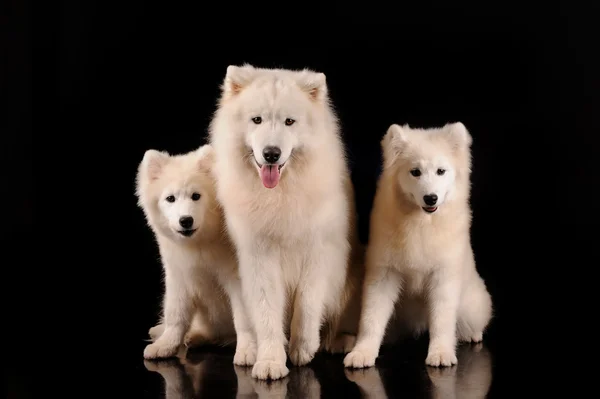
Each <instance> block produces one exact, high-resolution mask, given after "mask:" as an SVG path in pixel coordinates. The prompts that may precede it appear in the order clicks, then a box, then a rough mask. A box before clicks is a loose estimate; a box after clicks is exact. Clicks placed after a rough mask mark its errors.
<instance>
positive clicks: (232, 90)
mask: <svg viewBox="0 0 600 399" xmlns="http://www.w3.org/2000/svg"><path fill="white" fill-rule="evenodd" d="M255 75H256V68H254V67H253V66H252V65H250V64H244V65H243V66H241V67H239V66H235V65H229V66H228V67H227V73H226V74H225V81H224V82H223V86H222V87H221V89H222V91H223V97H224V98H225V99H227V98H231V97H234V96H236V95H238V94H239V93H240V92H241V91H242V90H243V89H244V87H246V86H248V85H249V84H250V83H252V80H254V77H255Z"/></svg>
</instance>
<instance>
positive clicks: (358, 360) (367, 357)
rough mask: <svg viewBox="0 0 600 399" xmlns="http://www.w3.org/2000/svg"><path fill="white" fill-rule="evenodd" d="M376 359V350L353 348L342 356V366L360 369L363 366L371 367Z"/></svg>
mask: <svg viewBox="0 0 600 399" xmlns="http://www.w3.org/2000/svg"><path fill="white" fill-rule="evenodd" d="M375 359H377V352H376V351H373V350H368V349H354V350H353V351H352V352H350V353H348V354H347V355H346V357H345V358H344V366H345V367H349V368H355V369H361V368H364V367H373V366H374V365H375Z"/></svg>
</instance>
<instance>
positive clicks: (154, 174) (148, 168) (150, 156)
mask: <svg viewBox="0 0 600 399" xmlns="http://www.w3.org/2000/svg"><path fill="white" fill-rule="evenodd" d="M169 157H170V155H169V153H167V152H164V151H157V150H147V151H146V152H145V153H144V158H143V159H142V162H141V163H140V167H139V174H143V175H144V176H145V177H146V178H147V179H148V180H149V181H153V180H156V179H158V177H159V176H160V173H161V171H162V168H163V166H164V165H165V164H166V163H167V161H168V160H169Z"/></svg>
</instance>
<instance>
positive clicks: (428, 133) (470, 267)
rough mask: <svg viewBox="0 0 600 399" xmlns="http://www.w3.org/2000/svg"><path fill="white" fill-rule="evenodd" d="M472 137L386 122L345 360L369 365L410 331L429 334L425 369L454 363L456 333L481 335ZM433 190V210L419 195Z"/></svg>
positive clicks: (459, 129)
mask: <svg viewBox="0 0 600 399" xmlns="http://www.w3.org/2000/svg"><path fill="white" fill-rule="evenodd" d="M471 142H472V139H471V135H470V134H469V132H468V131H467V129H466V128H465V126H464V125H463V124H462V123H460V122H457V123H453V124H447V125H445V126H443V127H441V128H432V129H411V128H410V127H408V126H402V127H401V126H398V125H392V126H391V127H390V128H389V130H388V132H387V134H386V135H385V136H384V138H383V140H382V149H383V158H384V170H383V173H382V175H381V177H380V179H379V182H378V186H377V192H376V195H375V199H374V203H373V209H372V213H371V224H370V237H369V245H368V247H367V254H366V276H365V282H364V288H363V303H362V310H361V321H360V326H359V333H358V336H357V342H356V345H355V347H354V349H353V350H352V352H350V353H349V354H348V355H346V357H345V359H344V364H345V365H346V366H347V367H354V368H361V367H369V366H373V365H374V364H375V359H376V358H377V356H378V355H379V349H380V346H381V344H382V342H383V341H384V338H385V339H386V341H393V340H395V339H398V338H399V337H400V336H402V335H404V334H405V333H407V332H409V333H416V334H418V333H421V332H424V331H426V330H428V331H429V337H430V342H429V350H428V355H427V358H426V360H425V362H426V364H427V365H430V366H450V365H452V364H455V363H456V362H457V358H456V353H455V346H456V342H457V339H458V340H460V341H473V342H479V341H481V340H482V336H483V332H484V330H485V328H486V326H487V325H488V322H489V320H490V318H491V315H492V301H491V297H490V295H489V293H488V291H487V289H486V286H485V284H484V281H483V280H482V279H481V277H480V276H479V274H478V273H477V270H476V267H475V260H474V256H473V251H472V248H471V240H470V227H471V209H470V205H469V196H470V186H471V184H470V172H471V150H470V146H471ZM432 194H435V195H436V196H437V203H436V204H435V207H432V206H430V204H427V203H426V199H425V196H426V195H432ZM425 208H430V209H429V210H430V211H431V210H433V213H428V212H427V211H426V209H425ZM434 208H435V209H434ZM395 307H396V312H397V313H396V316H397V317H395V318H394V319H392V320H391V321H390V319H391V317H392V314H393V312H394V308H395ZM386 330H387V336H386Z"/></svg>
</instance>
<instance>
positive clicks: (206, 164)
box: [196, 144, 215, 172]
mask: <svg viewBox="0 0 600 399" xmlns="http://www.w3.org/2000/svg"><path fill="white" fill-rule="evenodd" d="M196 155H197V156H198V168H199V169H200V170H201V171H204V172H209V171H210V170H211V169H212V167H213V164H214V162H215V150H214V148H213V146H212V145H210V144H205V145H203V146H202V147H200V148H198V150H196Z"/></svg>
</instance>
